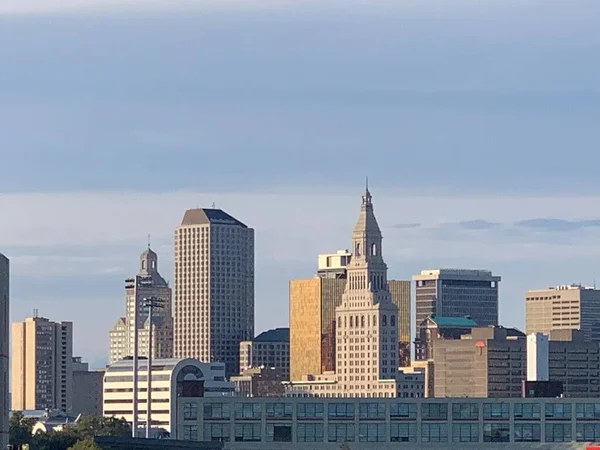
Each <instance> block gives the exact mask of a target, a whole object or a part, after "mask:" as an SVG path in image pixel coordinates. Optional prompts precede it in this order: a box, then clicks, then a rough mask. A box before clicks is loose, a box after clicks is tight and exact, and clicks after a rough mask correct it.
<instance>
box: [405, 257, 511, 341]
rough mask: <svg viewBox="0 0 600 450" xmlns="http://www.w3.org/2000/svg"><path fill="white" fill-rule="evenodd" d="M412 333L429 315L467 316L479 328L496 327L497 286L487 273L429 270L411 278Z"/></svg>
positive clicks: (496, 281)
mask: <svg viewBox="0 0 600 450" xmlns="http://www.w3.org/2000/svg"><path fill="white" fill-rule="evenodd" d="M413 280H414V281H415V299H416V300H415V308H416V311H415V330H416V331H417V336H418V335H419V328H420V327H421V325H422V324H423V322H424V321H425V320H426V319H427V318H428V317H430V316H445V317H470V318H471V319H473V320H474V321H475V322H477V324H478V325H479V326H482V327H485V326H488V325H498V285H499V283H500V280H501V278H500V277H499V276H495V275H492V272H490V271H489V270H463V269H429V270H422V271H421V273H420V274H419V275H414V276H413Z"/></svg>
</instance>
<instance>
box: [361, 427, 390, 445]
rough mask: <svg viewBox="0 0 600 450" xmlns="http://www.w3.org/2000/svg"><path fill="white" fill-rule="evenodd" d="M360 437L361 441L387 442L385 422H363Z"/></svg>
mask: <svg viewBox="0 0 600 450" xmlns="http://www.w3.org/2000/svg"><path fill="white" fill-rule="evenodd" d="M358 438H359V440H360V442H385V441H386V436H385V423H361V424H360V425H359V428H358Z"/></svg>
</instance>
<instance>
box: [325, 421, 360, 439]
mask: <svg viewBox="0 0 600 450" xmlns="http://www.w3.org/2000/svg"><path fill="white" fill-rule="evenodd" d="M327 428H328V430H329V436H328V441H329V442H354V424H353V423H330V424H329V426H328V427H327Z"/></svg>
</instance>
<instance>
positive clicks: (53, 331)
mask: <svg viewBox="0 0 600 450" xmlns="http://www.w3.org/2000/svg"><path fill="white" fill-rule="evenodd" d="M11 386H12V388H11V402H12V410H13V411H23V410H26V409H29V410H31V409H34V410H42V409H50V410H58V411H62V412H65V413H71V410H72V406H73V324H72V323H71V322H51V321H50V320H48V319H46V318H43V317H28V318H27V319H25V321H24V322H16V323H13V324H12V364H11Z"/></svg>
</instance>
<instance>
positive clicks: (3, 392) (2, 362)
mask: <svg viewBox="0 0 600 450" xmlns="http://www.w3.org/2000/svg"><path fill="white" fill-rule="evenodd" d="M9 274H10V271H9V261H8V258H7V257H6V256H4V255H3V254H1V253H0V448H6V447H7V445H8V411H9V409H10V408H9V404H8V328H9V326H8V325H9V292H10V290H9Z"/></svg>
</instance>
